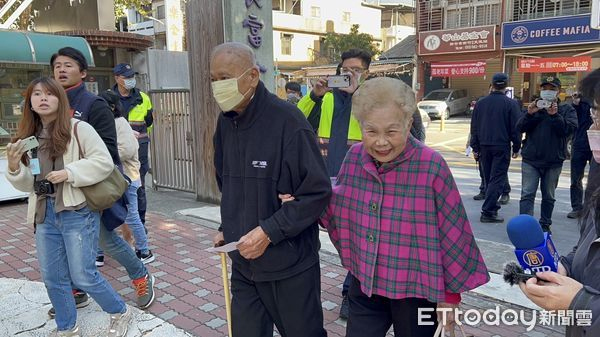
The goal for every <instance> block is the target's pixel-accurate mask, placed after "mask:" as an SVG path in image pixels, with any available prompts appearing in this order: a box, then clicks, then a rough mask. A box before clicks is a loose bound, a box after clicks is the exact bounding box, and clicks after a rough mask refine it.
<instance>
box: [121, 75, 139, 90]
mask: <svg viewBox="0 0 600 337" xmlns="http://www.w3.org/2000/svg"><path fill="white" fill-rule="evenodd" d="M135 84H136V82H135V77H132V78H126V79H124V80H123V86H125V89H127V90H131V89H133V88H135Z"/></svg>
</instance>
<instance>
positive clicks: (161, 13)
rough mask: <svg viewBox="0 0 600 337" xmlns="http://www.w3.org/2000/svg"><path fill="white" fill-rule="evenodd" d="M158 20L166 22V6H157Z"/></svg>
mask: <svg viewBox="0 0 600 337" xmlns="http://www.w3.org/2000/svg"><path fill="white" fill-rule="evenodd" d="M156 18H157V19H159V20H164V18H165V6H164V5H160V6H156Z"/></svg>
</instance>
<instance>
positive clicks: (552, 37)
mask: <svg viewBox="0 0 600 337" xmlns="http://www.w3.org/2000/svg"><path fill="white" fill-rule="evenodd" d="M587 43H600V30H596V29H592V27H591V26H590V15H589V14H587V15H573V16H564V17H558V18H549V19H540V20H531V21H516V22H506V23H503V24H502V49H512V48H531V47H547V46H553V47H556V46H560V45H577V44H587Z"/></svg>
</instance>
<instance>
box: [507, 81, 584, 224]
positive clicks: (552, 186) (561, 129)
mask: <svg viewBox="0 0 600 337" xmlns="http://www.w3.org/2000/svg"><path fill="white" fill-rule="evenodd" d="M540 89H541V92H540V97H541V99H538V100H536V101H534V102H532V103H531V104H530V105H529V106H528V107H527V113H526V114H525V115H524V116H523V117H521V119H519V122H518V123H517V126H518V128H519V131H520V132H523V133H525V140H524V141H523V151H522V152H521V155H522V156H523V164H522V166H521V173H522V175H521V186H522V189H521V202H520V204H519V213H520V214H529V215H533V204H534V202H535V194H536V192H537V187H538V185H539V186H540V189H541V191H542V207H541V217H540V224H541V225H542V229H543V230H544V231H547V232H550V225H552V211H553V210H554V201H555V199H554V193H555V192H556V186H557V185H558V178H559V177H560V172H561V170H562V165H563V162H564V161H565V159H566V157H567V139H568V137H569V136H570V135H571V134H573V131H574V130H575V128H576V127H577V115H576V113H575V109H573V107H572V106H571V105H570V104H564V103H560V100H559V99H558V93H559V92H560V80H559V79H558V78H555V77H547V78H544V79H542V83H541V85H540ZM544 104H547V105H549V107H547V108H545V107H544Z"/></svg>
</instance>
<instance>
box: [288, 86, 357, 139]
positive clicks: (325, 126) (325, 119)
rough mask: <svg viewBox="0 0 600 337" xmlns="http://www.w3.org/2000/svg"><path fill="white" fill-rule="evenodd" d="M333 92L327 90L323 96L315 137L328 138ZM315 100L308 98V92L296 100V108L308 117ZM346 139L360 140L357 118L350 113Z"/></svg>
mask: <svg viewBox="0 0 600 337" xmlns="http://www.w3.org/2000/svg"><path fill="white" fill-rule="evenodd" d="M333 101H334V99H333V94H332V93H331V92H328V93H326V94H325V96H323V101H322V102H321V118H320V120H319V127H318V129H317V137H319V138H326V139H329V138H330V137H331V124H332V121H333V111H334V107H333ZM315 104H316V102H315V101H313V100H312V99H311V98H310V94H308V95H305V96H304V97H302V99H300V101H299V102H298V109H300V111H302V113H303V114H304V116H305V117H306V118H308V116H309V115H310V112H311V111H312V110H313V108H314V107H315ZM348 140H349V141H351V142H360V141H361V140H362V133H361V131H360V125H359V124H358V120H356V118H354V116H353V115H352V114H350V125H349V126H348Z"/></svg>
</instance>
